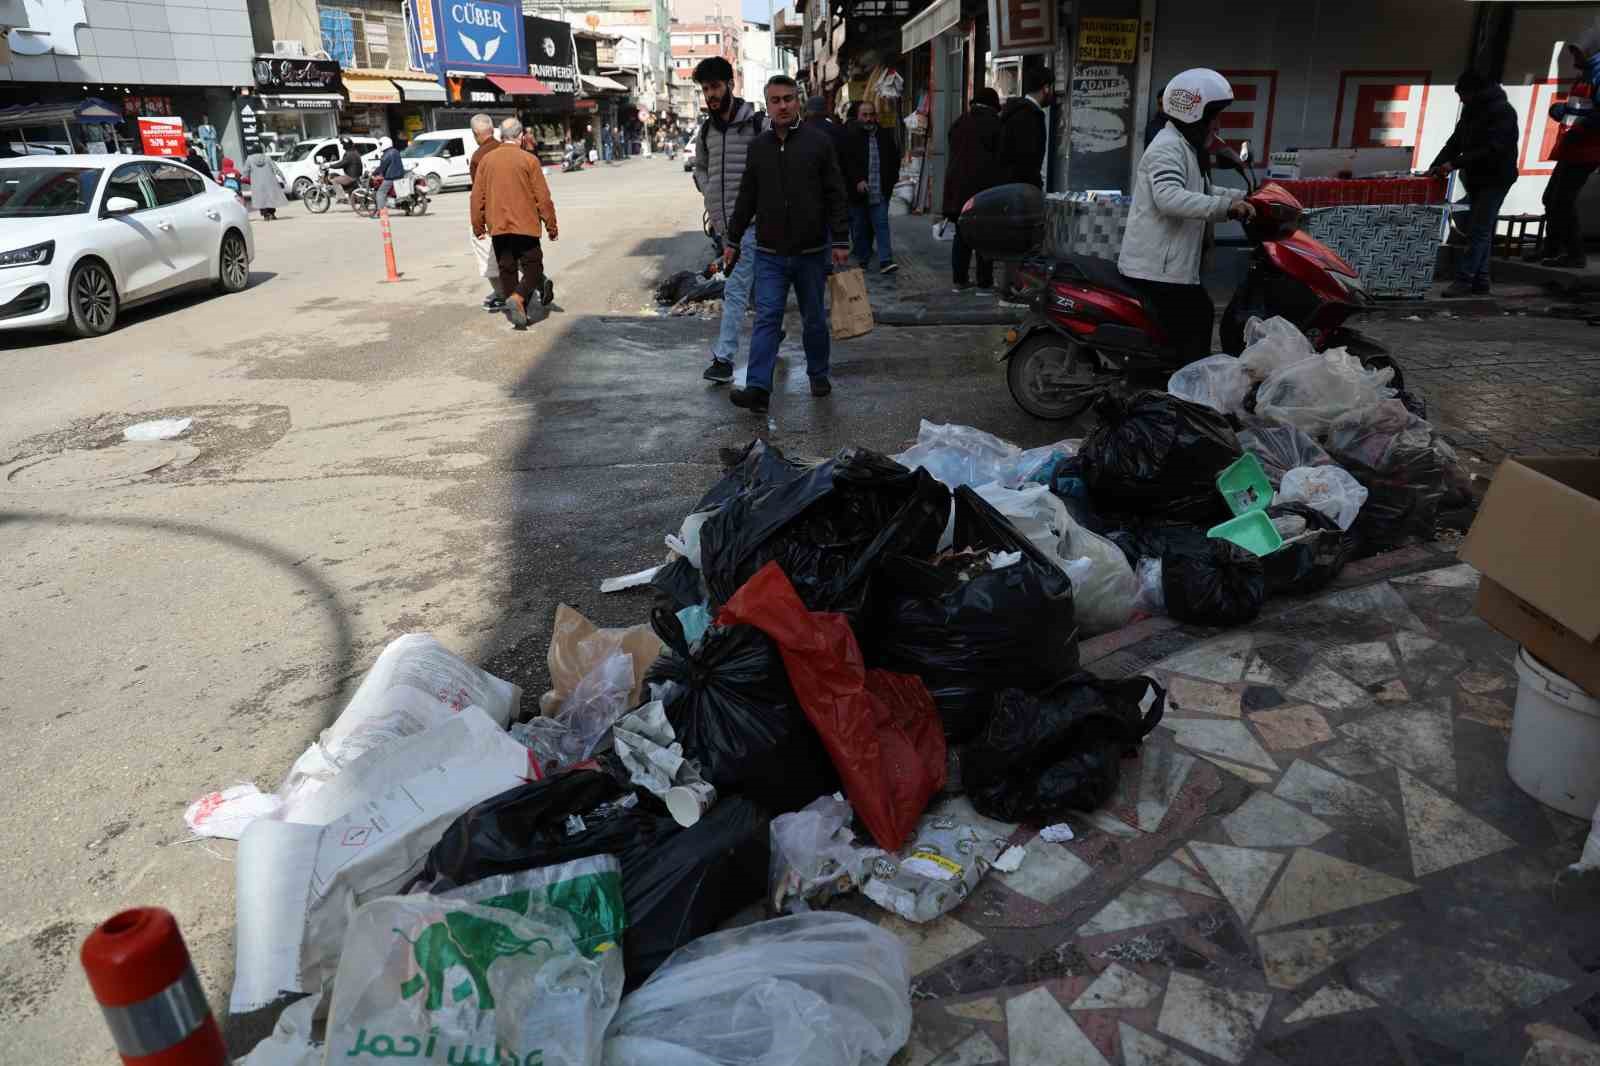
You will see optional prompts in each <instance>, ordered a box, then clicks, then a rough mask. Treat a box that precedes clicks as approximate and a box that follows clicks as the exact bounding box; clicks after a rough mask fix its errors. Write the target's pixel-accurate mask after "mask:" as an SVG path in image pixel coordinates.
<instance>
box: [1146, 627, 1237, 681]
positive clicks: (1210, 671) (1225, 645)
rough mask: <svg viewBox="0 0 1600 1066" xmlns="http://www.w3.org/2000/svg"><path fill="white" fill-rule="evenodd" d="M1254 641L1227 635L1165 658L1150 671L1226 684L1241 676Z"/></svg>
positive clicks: (1232, 634)
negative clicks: (1155, 670)
mask: <svg viewBox="0 0 1600 1066" xmlns="http://www.w3.org/2000/svg"><path fill="white" fill-rule="evenodd" d="M1254 639H1255V638H1254V637H1252V636H1251V635H1250V634H1249V633H1230V634H1229V635H1228V636H1225V637H1220V638H1218V639H1216V640H1208V641H1206V642H1205V643H1203V644H1199V645H1196V646H1195V647H1192V648H1185V649H1184V650H1183V651H1180V652H1179V653H1178V654H1176V655H1172V656H1168V657H1167V658H1165V659H1163V660H1162V661H1161V662H1159V663H1156V665H1155V667H1154V669H1157V670H1165V671H1168V672H1170V673H1174V674H1187V675H1188V676H1189V677H1198V678H1201V679H1202V680H1205V681H1217V682H1220V683H1222V684H1229V683H1231V682H1234V681H1238V680H1239V679H1240V678H1241V677H1243V676H1244V667H1245V662H1246V661H1247V660H1248V659H1249V657H1250V646H1251V644H1252V642H1253V641H1254Z"/></svg>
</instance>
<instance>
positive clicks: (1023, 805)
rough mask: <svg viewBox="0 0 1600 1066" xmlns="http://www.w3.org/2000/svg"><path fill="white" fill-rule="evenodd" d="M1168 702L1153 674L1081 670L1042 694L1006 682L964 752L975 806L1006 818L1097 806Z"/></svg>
mask: <svg viewBox="0 0 1600 1066" xmlns="http://www.w3.org/2000/svg"><path fill="white" fill-rule="evenodd" d="M1146 701H1148V702H1146ZM1165 706H1166V692H1165V691H1164V690H1163V689H1162V688H1161V686H1160V685H1158V684H1156V683H1155V682H1154V681H1152V680H1150V679H1149V678H1148V677H1130V678H1127V679H1126V680H1122V681H1104V680H1101V679H1100V678H1097V677H1095V676H1093V675H1092V674H1076V675H1074V676H1072V677H1070V678H1067V679H1066V680H1064V681H1061V682H1059V683H1057V684H1056V685H1054V686H1052V687H1051V688H1050V689H1048V690H1046V691H1044V692H1041V693H1039V694H1037V695H1029V694H1028V693H1026V692H1023V691H1022V690H1021V689H1008V690H1006V691H1005V692H1003V693H1001V695H1000V696H999V698H998V699H997V700H996V704H995V709H994V714H993V716H992V717H990V719H989V721H988V724H987V726H986V727H985V729H984V731H983V734H982V736H980V737H979V738H978V739H977V740H976V741H974V742H973V743H972V744H970V745H968V746H967V748H966V750H965V751H964V752H963V753H962V756H961V779H962V783H963V784H964V785H965V786H966V789H967V792H968V794H969V795H970V796H971V798H972V805H973V806H974V807H975V808H977V810H978V813H980V814H983V815H986V816H987V817H990V818H997V819H1000V820H1001V821H1006V822H1022V821H1037V822H1053V821H1057V820H1058V819H1059V818H1060V816H1061V815H1062V814H1064V813H1065V812H1067V811H1092V810H1095V809H1096V808H1098V807H1099V806H1100V805H1101V804H1103V803H1105V801H1106V800H1107V799H1108V798H1109V797H1110V796H1111V794H1112V793H1113V792H1115V791H1116V790H1117V782H1118V780H1119V779H1120V777H1121V775H1122V758H1123V756H1124V755H1130V754H1132V753H1133V752H1134V751H1135V750H1136V749H1137V748H1138V747H1139V744H1140V742H1141V741H1142V740H1143V739H1144V738H1145V736H1147V735H1148V734H1149V732H1150V731H1151V730H1152V729H1154V728H1155V727H1156V725H1157V723H1159V722H1160V721H1161V714H1162V711H1163V709H1164V708H1165Z"/></svg>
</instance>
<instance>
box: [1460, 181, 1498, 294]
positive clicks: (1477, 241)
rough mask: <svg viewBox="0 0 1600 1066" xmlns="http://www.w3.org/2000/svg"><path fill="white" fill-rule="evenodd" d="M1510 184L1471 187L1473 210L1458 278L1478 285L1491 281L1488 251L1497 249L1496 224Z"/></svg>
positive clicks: (1468, 221) (1468, 193)
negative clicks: (1495, 243)
mask: <svg viewBox="0 0 1600 1066" xmlns="http://www.w3.org/2000/svg"><path fill="white" fill-rule="evenodd" d="M1510 191H1511V187H1510V186H1509V185H1488V186H1480V187H1478V188H1476V189H1468V190H1467V196H1468V198H1469V200H1470V201H1471V204H1472V211H1471V213H1470V214H1468V216H1467V254H1466V255H1464V256H1462V258H1461V269H1460V270H1458V271H1457V272H1456V280H1458V281H1464V282H1466V283H1467V284H1469V285H1472V286H1475V287H1477V288H1484V287H1486V286H1487V285H1488V284H1489V253H1490V252H1491V251H1493V250H1494V224H1495V219H1496V218H1498V217H1499V215H1500V205H1501V204H1503V203H1505V199H1506V193H1508V192H1510Z"/></svg>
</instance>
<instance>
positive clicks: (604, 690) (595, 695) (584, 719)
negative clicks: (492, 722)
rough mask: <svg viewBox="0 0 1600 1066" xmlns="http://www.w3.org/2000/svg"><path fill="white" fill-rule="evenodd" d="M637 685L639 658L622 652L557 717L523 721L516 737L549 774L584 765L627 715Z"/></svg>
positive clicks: (586, 682) (604, 664)
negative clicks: (614, 724)
mask: <svg viewBox="0 0 1600 1066" xmlns="http://www.w3.org/2000/svg"><path fill="white" fill-rule="evenodd" d="M652 639H653V638H652ZM633 685H634V669H633V656H631V655H629V654H628V653H627V652H625V651H619V652H616V653H614V654H612V655H610V656H608V657H607V658H605V659H604V660H602V661H601V662H600V664H599V665H597V666H596V667H595V668H594V669H593V670H591V671H590V672H589V674H588V675H587V676H586V677H584V679H583V680H582V681H579V682H578V686H577V687H576V688H574V689H573V690H572V695H570V696H568V697H567V698H566V700H565V701H564V702H563V703H562V704H561V708H560V710H558V711H556V713H555V715H554V716H552V717H550V718H535V719H533V720H532V721H529V722H520V723H518V724H517V725H514V726H512V727H511V735H512V736H513V737H515V738H516V739H517V740H519V741H520V742H522V743H523V744H525V745H527V747H528V749H529V750H530V751H532V752H533V753H534V755H535V756H536V757H538V759H539V764H540V769H541V770H542V771H543V772H545V773H554V772H556V771H557V770H560V769H562V768H564V767H568V766H571V765H572V764H573V763H578V762H582V761H583V760H584V759H587V758H588V757H589V756H590V755H591V754H593V752H594V748H595V745H596V744H598V743H599V742H600V738H601V737H603V736H604V735H605V732H606V730H608V729H610V728H611V726H612V723H614V722H615V721H616V720H617V719H618V718H621V717H622V715H623V714H625V713H626V712H627V710H628V706H629V702H630V700H631V699H632V692H633Z"/></svg>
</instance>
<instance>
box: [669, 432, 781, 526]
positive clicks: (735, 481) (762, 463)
mask: <svg viewBox="0 0 1600 1066" xmlns="http://www.w3.org/2000/svg"><path fill="white" fill-rule="evenodd" d="M729 451H730V452H731V451H732V449H729ZM805 472H806V467H805V466H804V465H803V464H801V463H795V462H791V461H790V460H788V459H786V458H784V455H783V452H781V451H779V450H778V449H777V448H774V447H773V446H772V445H770V444H768V443H767V442H766V441H764V440H762V439H760V438H759V437H758V438H756V439H755V440H753V441H751V442H750V443H749V444H748V445H746V446H745V449H744V452H743V453H742V454H740V456H739V458H738V459H737V460H735V462H734V463H733V465H732V466H730V467H728V470H727V472H726V473H725V474H723V475H722V480H720V481H718V482H717V483H716V484H715V485H713V486H711V488H710V490H709V491H707V492H706V494H705V495H704V496H702V497H700V502H699V503H697V504H695V506H694V509H695V510H696V511H713V510H716V509H717V508H718V507H721V506H722V505H723V504H725V503H727V502H728V501H729V500H732V499H733V498H734V497H735V496H738V495H739V494H740V493H743V492H749V491H751V490H753V489H760V488H766V487H769V486H772V485H786V484H788V483H789V482H791V481H794V480H796V479H797V478H799V477H800V476H801V475H802V474H804V473H805Z"/></svg>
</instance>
